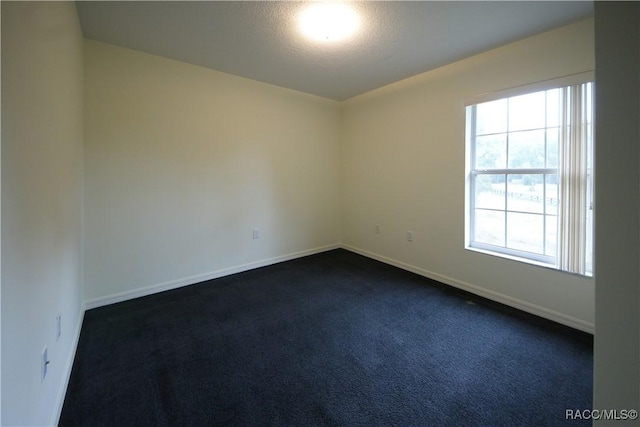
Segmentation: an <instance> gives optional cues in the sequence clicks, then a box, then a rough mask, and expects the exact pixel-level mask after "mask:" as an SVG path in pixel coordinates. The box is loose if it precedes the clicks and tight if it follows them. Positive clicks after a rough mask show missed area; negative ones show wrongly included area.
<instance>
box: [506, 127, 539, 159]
mask: <svg viewBox="0 0 640 427" xmlns="http://www.w3.org/2000/svg"><path fill="white" fill-rule="evenodd" d="M544 136H545V131H544V130H535V131H526V132H514V133H510V134H509V164H508V167H509V168H544V157H545V152H544Z"/></svg>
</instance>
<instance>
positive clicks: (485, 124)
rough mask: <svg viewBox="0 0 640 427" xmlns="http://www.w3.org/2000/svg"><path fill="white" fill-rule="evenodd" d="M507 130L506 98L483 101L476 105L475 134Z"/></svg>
mask: <svg viewBox="0 0 640 427" xmlns="http://www.w3.org/2000/svg"><path fill="white" fill-rule="evenodd" d="M506 131H507V100H506V99H500V100H498V101H492V102H485V103H483V104H478V105H477V106H476V135H486V134H489V133H502V132H506Z"/></svg>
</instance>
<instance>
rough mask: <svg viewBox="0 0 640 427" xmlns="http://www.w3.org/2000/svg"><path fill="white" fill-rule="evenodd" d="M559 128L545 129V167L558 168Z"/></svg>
mask: <svg viewBox="0 0 640 427" xmlns="http://www.w3.org/2000/svg"><path fill="white" fill-rule="evenodd" d="M559 138H560V128H551V129H547V167H548V168H557V167H558V156H559V154H560V151H559V148H558V147H559V145H558V141H559Z"/></svg>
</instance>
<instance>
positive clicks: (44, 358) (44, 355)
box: [41, 347, 50, 381]
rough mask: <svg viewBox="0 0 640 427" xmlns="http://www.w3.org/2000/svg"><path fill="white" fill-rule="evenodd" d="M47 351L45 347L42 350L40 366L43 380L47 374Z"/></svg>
mask: <svg viewBox="0 0 640 427" xmlns="http://www.w3.org/2000/svg"><path fill="white" fill-rule="evenodd" d="M49 363H50V362H49V353H48V352H47V347H45V348H44V350H42V368H41V372H42V380H41V381H44V379H45V378H46V376H47V370H48V367H49Z"/></svg>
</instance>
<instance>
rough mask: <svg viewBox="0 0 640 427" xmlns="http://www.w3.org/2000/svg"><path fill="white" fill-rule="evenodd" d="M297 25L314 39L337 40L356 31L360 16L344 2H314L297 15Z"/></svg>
mask: <svg viewBox="0 0 640 427" xmlns="http://www.w3.org/2000/svg"><path fill="white" fill-rule="evenodd" d="M298 26H299V28H300V30H301V31H302V32H303V33H304V34H305V35H307V36H308V37H310V38H312V39H314V40H318V41H328V42H331V41H339V40H344V39H346V38H348V37H349V36H351V35H353V34H354V33H355V32H356V30H357V29H358V28H359V27H360V18H359V17H358V14H356V12H355V11H354V10H353V9H352V8H351V7H349V6H348V5H347V4H345V3H341V2H334V3H314V4H311V5H310V6H309V7H307V8H306V9H304V10H303V11H302V12H301V13H300V14H299V15H298Z"/></svg>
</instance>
